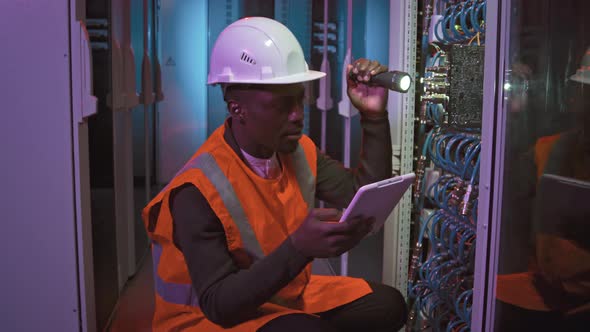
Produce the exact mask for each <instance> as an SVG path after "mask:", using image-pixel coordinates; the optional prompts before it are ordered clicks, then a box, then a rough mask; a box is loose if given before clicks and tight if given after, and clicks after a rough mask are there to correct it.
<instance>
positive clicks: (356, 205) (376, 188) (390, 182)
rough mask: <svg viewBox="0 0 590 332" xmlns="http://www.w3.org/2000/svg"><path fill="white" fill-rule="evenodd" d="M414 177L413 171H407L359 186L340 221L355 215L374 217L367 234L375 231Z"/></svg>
mask: <svg viewBox="0 0 590 332" xmlns="http://www.w3.org/2000/svg"><path fill="white" fill-rule="evenodd" d="M415 177H416V176H415V175H414V173H408V174H405V175H400V176H396V177H393V178H389V179H385V180H382V181H378V182H374V183H370V184H367V185H364V186H362V187H360V188H359V190H358V191H357V192H356V194H355V195H354V198H353V199H352V202H350V204H349V205H348V208H346V210H345V211H344V213H343V214H342V218H340V222H345V221H346V220H347V219H348V218H352V217H357V216H363V217H365V218H369V217H374V218H375V224H374V226H373V229H372V230H371V232H370V233H369V234H375V233H377V232H378V231H379V230H380V229H381V227H383V224H384V223H385V221H386V220H387V218H388V217H389V215H390V214H391V211H393V209H394V208H395V206H396V205H397V203H399V201H400V199H401V198H402V196H403V195H404V193H405V192H406V191H407V190H408V188H410V185H412V183H414V178H415Z"/></svg>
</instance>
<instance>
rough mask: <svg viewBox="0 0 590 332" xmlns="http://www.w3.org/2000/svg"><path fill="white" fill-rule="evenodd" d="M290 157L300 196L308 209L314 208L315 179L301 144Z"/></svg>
mask: <svg viewBox="0 0 590 332" xmlns="http://www.w3.org/2000/svg"><path fill="white" fill-rule="evenodd" d="M292 156H293V163H294V166H295V176H296V177H297V183H298V184H299V189H300V190H301V195H303V199H304V200H305V202H306V203H307V207H308V209H311V208H313V206H314V200H315V181H316V179H315V177H314V176H313V173H312V171H311V167H310V166H309V163H308V162H307V158H306V157H305V151H304V150H303V146H301V144H299V145H298V146H297V149H296V150H295V152H294V153H293V155H292Z"/></svg>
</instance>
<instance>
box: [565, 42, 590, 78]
mask: <svg viewBox="0 0 590 332" xmlns="http://www.w3.org/2000/svg"><path fill="white" fill-rule="evenodd" d="M570 80H572V81H576V82H579V83H583V84H590V47H588V49H587V50H586V53H585V54H584V57H582V63H581V64H580V68H578V70H576V73H575V74H574V75H572V76H570Z"/></svg>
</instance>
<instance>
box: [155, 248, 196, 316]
mask: <svg viewBox="0 0 590 332" xmlns="http://www.w3.org/2000/svg"><path fill="white" fill-rule="evenodd" d="M161 255H162V246H161V245H159V244H158V243H156V242H155V241H154V242H152V256H153V261H154V284H155V287H156V292H157V293H158V295H160V297H161V298H162V299H164V301H166V302H170V303H174V304H180V305H188V306H193V307H198V306H199V299H198V298H197V292H196V291H195V289H194V288H193V285H191V284H178V283H174V282H165V281H164V280H162V278H160V275H159V274H158V264H159V263H160V256H161Z"/></svg>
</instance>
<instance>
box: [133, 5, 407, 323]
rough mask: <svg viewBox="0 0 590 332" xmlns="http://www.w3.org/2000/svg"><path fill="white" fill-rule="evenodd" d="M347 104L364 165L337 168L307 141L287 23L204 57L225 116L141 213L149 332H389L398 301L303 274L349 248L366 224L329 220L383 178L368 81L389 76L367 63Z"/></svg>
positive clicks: (304, 72) (379, 116)
mask: <svg viewBox="0 0 590 332" xmlns="http://www.w3.org/2000/svg"><path fill="white" fill-rule="evenodd" d="M348 70H349V71H352V73H353V75H354V76H355V80H354V81H353V80H352V79H351V80H349V82H348V95H349V96H350V99H351V101H352V103H353V104H354V105H355V107H357V109H359V111H360V113H361V123H362V126H363V149H362V153H361V167H359V169H357V170H347V169H344V168H343V167H342V166H341V165H340V164H339V163H337V162H336V161H334V160H332V159H330V158H329V157H327V156H325V155H324V154H322V153H321V152H320V151H319V150H318V149H317V147H316V146H315V145H314V144H313V142H312V141H311V140H310V139H309V137H307V136H305V135H302V128H303V104H302V103H303V98H304V90H305V89H304V86H303V82H306V81H310V80H315V79H318V78H320V77H322V76H324V75H325V74H323V73H320V72H314V71H310V70H308V69H307V64H306V63H305V60H304V57H303V52H302V50H301V46H300V45H299V43H298V42H297V40H296V39H295V37H294V36H293V34H292V33H291V32H290V31H289V30H288V29H287V28H286V27H285V26H283V25H282V24H280V23H278V22H276V21H274V20H271V19H267V18H257V17H251V18H245V19H241V20H239V21H237V22H235V23H233V24H231V25H230V26H228V27H227V28H226V29H225V30H224V31H223V32H222V33H221V35H220V36H219V38H218V39H217V41H216V44H215V46H214V48H213V51H212V56H211V63H210V72H209V83H211V84H221V86H222V89H223V92H224V99H225V101H226V103H227V108H228V111H229V114H230V117H229V118H228V119H227V121H226V123H225V124H224V125H223V126H222V127H220V128H219V129H217V130H216V131H215V132H214V133H213V134H212V135H211V137H210V138H209V139H208V140H207V141H206V142H205V143H204V145H203V146H202V147H201V148H200V149H199V151H197V152H196V153H195V155H194V156H193V157H192V158H191V160H190V161H189V162H188V163H187V164H186V165H185V166H184V167H183V169H181V170H180V171H179V172H178V174H177V175H176V176H175V178H174V179H173V180H172V181H171V182H170V183H169V184H168V186H167V187H166V188H165V189H164V190H162V192H161V193H160V194H158V196H157V197H156V198H155V199H154V200H152V202H150V204H148V206H147V207H146V209H144V221H145V222H146V227H147V230H148V233H149V235H150V237H151V238H152V240H153V247H152V252H153V256H154V269H155V287H156V310H155V315H154V320H153V327H154V330H155V331H178V330H189V331H225V330H227V331H263V332H271V331H392V330H393V329H399V328H400V327H401V326H403V324H404V322H405V316H406V308H405V302H404V299H403V297H402V296H401V294H400V293H399V291H397V290H395V289H393V288H391V287H388V286H385V285H380V284H373V283H370V284H369V283H367V282H366V281H364V280H362V279H357V278H349V277H339V276H317V275H312V274H311V262H312V260H313V259H314V258H318V257H334V256H337V255H340V254H342V253H343V252H345V251H347V250H350V249H351V248H353V247H354V246H355V245H356V244H358V243H359V241H360V240H361V239H362V238H363V237H364V236H365V235H366V234H367V233H368V231H369V230H370V227H371V220H368V219H366V218H356V219H354V220H351V221H350V222H346V223H337V222H336V221H337V220H338V213H337V211H336V210H319V209H313V207H314V198H315V197H318V198H320V199H323V200H325V201H327V202H329V203H331V204H334V205H335V206H337V207H346V206H347V205H348V203H349V202H350V201H351V199H352V197H353V196H354V193H355V192H356V190H357V189H358V188H359V187H360V186H362V185H364V184H366V183H370V182H374V181H377V180H381V179H384V178H388V177H390V176H391V174H392V170H391V142H390V136H389V123H388V120H387V113H386V111H385V106H386V104H387V91H386V90H385V89H383V88H379V87H370V86H368V85H367V82H368V80H369V79H370V77H371V76H372V75H375V74H377V73H381V72H384V71H386V70H387V68H386V67H384V66H381V65H380V64H379V63H378V62H376V61H368V60H365V59H361V60H359V61H357V62H355V63H354V65H352V66H350V67H349V68H348Z"/></svg>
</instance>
